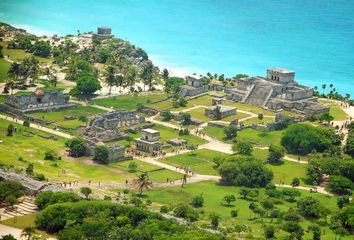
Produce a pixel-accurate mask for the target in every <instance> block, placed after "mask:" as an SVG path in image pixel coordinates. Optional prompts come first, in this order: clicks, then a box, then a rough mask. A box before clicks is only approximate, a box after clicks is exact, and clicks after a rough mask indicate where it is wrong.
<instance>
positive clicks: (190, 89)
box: [179, 76, 209, 97]
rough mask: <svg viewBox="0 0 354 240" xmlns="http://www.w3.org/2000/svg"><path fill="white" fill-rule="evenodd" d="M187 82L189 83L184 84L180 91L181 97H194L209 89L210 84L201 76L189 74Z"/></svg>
mask: <svg viewBox="0 0 354 240" xmlns="http://www.w3.org/2000/svg"><path fill="white" fill-rule="evenodd" d="M186 82H187V85H183V86H182V87H181V89H180V91H179V95H180V96H181V97H193V96H197V95H200V94H202V93H204V92H207V91H208V90H209V86H208V85H204V84H203V79H201V78H195V77H191V76H187V77H186Z"/></svg>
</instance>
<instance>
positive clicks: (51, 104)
mask: <svg viewBox="0 0 354 240" xmlns="http://www.w3.org/2000/svg"><path fill="white" fill-rule="evenodd" d="M69 98H70V96H69V94H67V93H63V92H61V91H48V92H45V91H43V90H42V89H39V88H38V89H37V90H36V91H34V92H32V93H31V94H29V95H26V94H24V95H19V96H15V95H10V96H7V97H6V99H5V103H3V104H1V108H2V110H5V111H8V112H12V113H14V114H25V113H32V112H40V111H44V112H49V111H56V110H59V109H62V108H69V107H74V106H75V104H72V103H70V102H69Z"/></svg>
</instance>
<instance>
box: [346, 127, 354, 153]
mask: <svg viewBox="0 0 354 240" xmlns="http://www.w3.org/2000/svg"><path fill="white" fill-rule="evenodd" d="M348 131H349V132H348V138H347V142H346V144H345V147H344V151H345V152H346V153H347V154H349V155H350V156H351V157H352V158H354V122H352V123H351V124H350V125H349V126H348Z"/></svg>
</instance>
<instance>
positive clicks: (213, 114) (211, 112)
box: [205, 105, 236, 120]
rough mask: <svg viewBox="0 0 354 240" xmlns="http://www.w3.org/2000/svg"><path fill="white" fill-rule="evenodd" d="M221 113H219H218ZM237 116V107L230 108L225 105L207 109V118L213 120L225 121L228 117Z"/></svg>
mask: <svg viewBox="0 0 354 240" xmlns="http://www.w3.org/2000/svg"><path fill="white" fill-rule="evenodd" d="M218 111H219V113H218ZM218 114H219V116H218ZM234 114H236V108H235V107H230V106H225V105H214V106H211V107H207V108H205V116H207V117H209V118H211V119H217V120H219V119H223V118H226V117H228V116H231V115H234Z"/></svg>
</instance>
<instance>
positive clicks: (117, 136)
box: [84, 110, 145, 142]
mask: <svg viewBox="0 0 354 240" xmlns="http://www.w3.org/2000/svg"><path fill="white" fill-rule="evenodd" d="M144 122H145V118H144V117H140V116H138V115H136V113H135V112H133V111H124V110H117V111H114V112H108V113H104V114H98V115H95V116H93V117H92V118H91V120H90V123H89V125H88V127H87V128H86V131H85V133H84V135H85V136H86V137H87V138H97V139H99V141H102V142H110V141H117V140H121V139H122V138H123V137H124V135H123V133H122V132H121V131H119V128H122V127H129V126H134V125H137V124H140V123H144Z"/></svg>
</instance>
